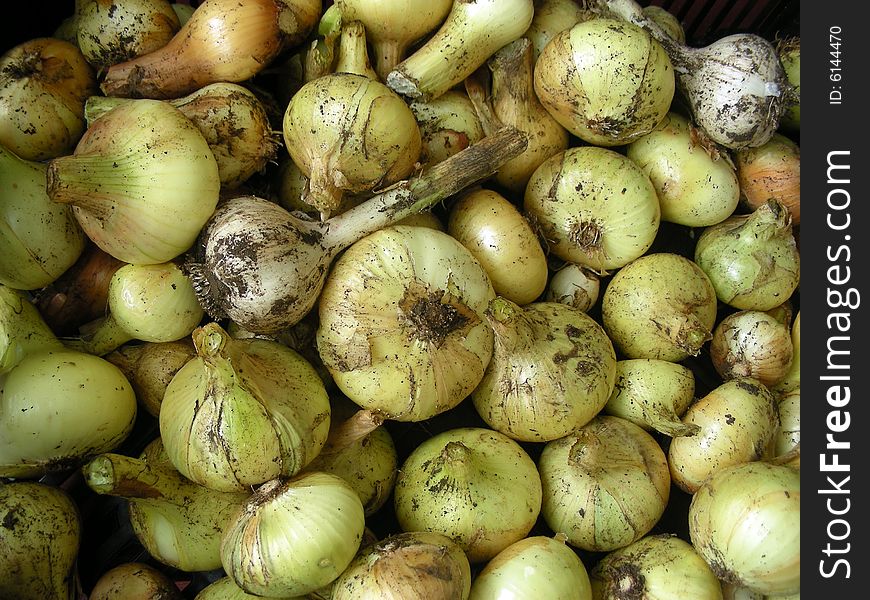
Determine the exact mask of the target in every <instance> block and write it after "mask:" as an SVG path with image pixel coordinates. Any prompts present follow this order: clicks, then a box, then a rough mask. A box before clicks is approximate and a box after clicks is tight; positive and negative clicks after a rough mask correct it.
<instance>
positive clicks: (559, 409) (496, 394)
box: [471, 298, 616, 442]
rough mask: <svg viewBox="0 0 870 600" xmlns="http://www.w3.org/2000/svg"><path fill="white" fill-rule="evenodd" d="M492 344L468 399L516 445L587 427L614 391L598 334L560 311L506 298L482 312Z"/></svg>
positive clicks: (609, 350) (581, 317)
mask: <svg viewBox="0 0 870 600" xmlns="http://www.w3.org/2000/svg"><path fill="white" fill-rule="evenodd" d="M485 316H486V319H487V321H488V322H489V325H490V327H492V330H493V333H494V336H495V344H494V348H493V353H492V360H491V361H490V363H489V365H488V366H487V368H486V372H485V373H484V376H483V380H482V381H481V382H480V384H479V385H478V386H477V387H476V388H475V389H474V391H473V392H471V399H472V401H473V402H474V408H475V409H476V410H477V412H478V414H479V415H480V416H481V418H483V420H484V421H486V423H487V424H488V425H489V426H490V427H492V428H493V429H495V430H496V431H500V432H501V433H503V434H505V435H507V436H508V437H511V438H513V439H515V440H519V441H524V442H546V441H550V440H555V439H557V438H561V437H563V436H566V435H568V434H569V433H571V432H572V431H574V430H575V429H577V428H578V427H582V426H583V425H585V424H586V423H588V422H589V421H591V420H592V418H593V417H595V416H596V415H597V414H598V413H599V412H600V411H601V409H602V408H603V407H604V405H605V404H606V403H607V399H608V397H609V396H610V393H611V391H612V390H613V385H614V380H615V376H616V354H615V352H614V350H613V345H612V344H611V343H610V340H609V339H608V337H607V334H606V333H604V329H603V328H602V327H601V326H600V325H599V324H598V323H596V322H595V321H594V320H593V319H592V317H590V316H588V315H586V313H584V312H582V311H580V310H578V309H576V308H573V307H570V306H566V305H564V304H559V303H554V302H535V303H532V304H529V305H527V306H525V307H523V308H521V307H519V306H517V305H516V304H514V303H513V302H511V301H510V300H507V299H505V298H496V299H495V300H493V301H492V302H490V303H489V307H488V308H487V310H486V313H485Z"/></svg>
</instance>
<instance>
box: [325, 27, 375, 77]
mask: <svg viewBox="0 0 870 600" xmlns="http://www.w3.org/2000/svg"><path fill="white" fill-rule="evenodd" d="M335 72H336V73H356V74H357V75H365V76H366V77H368V78H369V79H373V80H375V81H380V79H379V77H378V74H377V73H375V70H374V69H373V68H372V65H371V62H370V61H369V52H368V48H367V47H366V27H365V25H363V23H362V21H350V22H345V23H343V24H342V26H341V36H340V37H339V40H338V55H337V56H336V58H335Z"/></svg>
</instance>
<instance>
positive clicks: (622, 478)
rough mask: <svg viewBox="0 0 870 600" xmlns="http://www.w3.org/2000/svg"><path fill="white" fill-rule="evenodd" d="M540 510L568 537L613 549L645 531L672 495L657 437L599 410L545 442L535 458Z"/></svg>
mask: <svg viewBox="0 0 870 600" xmlns="http://www.w3.org/2000/svg"><path fill="white" fill-rule="evenodd" d="M538 470H539V471H540V473H541V484H542V487H543V497H544V500H543V504H542V506H541V516H543V517H544V521H545V522H546V523H547V525H548V526H549V527H550V529H551V530H553V531H558V532H564V533H565V535H566V536H567V539H568V543H569V544H571V545H572V546H575V547H577V548H582V549H583V550H588V551H591V552H608V551H610V550H615V549H616V548H621V547H623V546H627V545H628V544H630V543H632V542H635V541H637V540H638V539H640V538H641V537H643V536H644V535H646V534H647V533H648V532H649V531H650V530H651V529H652V528H653V526H654V525H655V524H656V523H657V522H658V520H659V519H660V518H661V516H662V514H663V513H664V510H665V507H666V506H667V503H668V498H669V496H670V487H671V478H670V475H669V474H668V462H667V459H666V458H665V454H664V452H663V451H662V449H661V448H660V447H659V445H658V442H656V441H655V439H654V438H653V437H652V436H651V435H650V434H649V433H647V432H646V431H644V430H643V429H641V428H640V427H639V426H637V425H635V424H634V423H632V422H631V421H626V420H625V419H620V418H619V417H611V416H607V415H601V416H598V417H596V418H595V419H593V420H592V421H591V422H589V423H588V424H586V425H584V426H583V427H581V428H579V429H577V430H576V431H574V432H573V433H571V434H569V435H567V436H565V437H563V438H560V439H558V440H553V441H551V442H547V444H546V445H545V446H544V449H543V451H542V452H541V458H540V459H539V461H538Z"/></svg>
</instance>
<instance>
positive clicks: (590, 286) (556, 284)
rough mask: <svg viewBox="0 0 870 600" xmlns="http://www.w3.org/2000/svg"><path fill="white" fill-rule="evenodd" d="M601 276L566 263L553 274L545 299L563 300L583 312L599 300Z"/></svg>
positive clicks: (551, 300)
mask: <svg viewBox="0 0 870 600" xmlns="http://www.w3.org/2000/svg"><path fill="white" fill-rule="evenodd" d="M600 292H601V278H600V277H598V275H596V274H595V273H594V272H593V271H591V270H589V269H587V268H586V267H582V266H580V265H577V264H574V263H565V264H564V265H562V266H561V267H559V268H558V269H556V271H555V272H554V273H553V274H552V276H551V277H550V282H549V283H548V284H547V289H546V293H545V295H544V300H546V301H547V302H561V303H562V304H568V305H569V306H573V307H574V308H577V309H580V310H582V311H583V312H587V311H588V310H590V309H591V308H592V307H593V306H595V304H596V303H597V302H598V295H599V294H600Z"/></svg>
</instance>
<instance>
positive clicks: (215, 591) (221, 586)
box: [194, 576, 324, 600]
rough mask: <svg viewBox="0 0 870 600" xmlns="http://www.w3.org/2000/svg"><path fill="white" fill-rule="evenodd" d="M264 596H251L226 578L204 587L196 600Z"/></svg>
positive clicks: (309, 597)
mask: <svg viewBox="0 0 870 600" xmlns="http://www.w3.org/2000/svg"><path fill="white" fill-rule="evenodd" d="M262 597H263V596H255V595H254V594H249V593H248V592H246V591H245V590H243V589H242V588H240V587H239V586H237V585H236V583H235V582H234V581H233V580H232V579H231V578H229V577H227V576H224V577H221V578H220V579H218V580H217V581H215V582H214V583H211V584H209V585H207V586H206V587H204V588H203V589H202V590H201V591H200V592H199V593H198V594H197V595H196V596H195V597H194V600H257V599H258V598H262ZM323 598H324V596H321V595H319V594H318V593H317V592H312V593H311V594H305V595H303V596H293V597H292V598H291V597H286V596H285V597H283V598H277V599H276V600H323Z"/></svg>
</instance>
